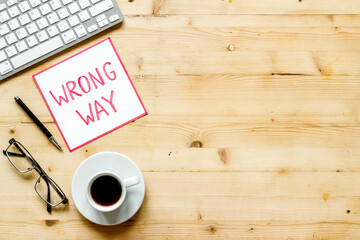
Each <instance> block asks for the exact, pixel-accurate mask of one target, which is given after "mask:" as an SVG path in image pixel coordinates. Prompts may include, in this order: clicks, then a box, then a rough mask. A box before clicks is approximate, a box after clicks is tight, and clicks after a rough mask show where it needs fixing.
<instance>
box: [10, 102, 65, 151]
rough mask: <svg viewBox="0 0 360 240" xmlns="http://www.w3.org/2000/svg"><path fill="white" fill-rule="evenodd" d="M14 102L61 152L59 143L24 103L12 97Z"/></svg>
mask: <svg viewBox="0 0 360 240" xmlns="http://www.w3.org/2000/svg"><path fill="white" fill-rule="evenodd" d="M14 99H15V101H16V102H17V103H18V104H19V105H20V107H21V108H22V109H23V110H24V111H25V112H26V114H27V115H28V116H29V117H30V118H31V119H32V120H33V121H34V123H35V124H36V125H37V126H38V127H39V128H40V129H41V131H42V132H43V133H44V134H45V135H46V137H47V138H48V139H49V140H50V141H51V142H52V143H53V144H54V145H55V146H56V147H57V148H58V149H60V150H61V151H62V148H61V147H60V145H59V143H58V142H57V141H56V140H55V138H54V137H53V135H52V134H51V133H50V132H49V130H47V128H46V127H45V126H44V124H42V123H41V122H40V120H39V119H38V118H37V117H36V116H35V115H34V114H33V113H32V112H31V111H30V109H29V108H28V107H27V106H26V105H25V103H24V102H23V101H22V100H21V99H20V98H19V97H18V96H16V97H14Z"/></svg>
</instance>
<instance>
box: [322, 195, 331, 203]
mask: <svg viewBox="0 0 360 240" xmlns="http://www.w3.org/2000/svg"><path fill="white" fill-rule="evenodd" d="M322 198H323V200H324V201H325V202H326V201H327V200H328V199H329V194H328V193H324V194H323V195H322Z"/></svg>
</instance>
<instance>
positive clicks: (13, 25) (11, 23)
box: [8, 18, 20, 30]
mask: <svg viewBox="0 0 360 240" xmlns="http://www.w3.org/2000/svg"><path fill="white" fill-rule="evenodd" d="M8 24H9V27H10V29H11V30H15V29H18V28H19V27H20V23H19V21H18V20H17V19H16V18H15V19H13V20H10V21H9V22H8Z"/></svg>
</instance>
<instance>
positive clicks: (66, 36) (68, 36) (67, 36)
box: [61, 29, 76, 44]
mask: <svg viewBox="0 0 360 240" xmlns="http://www.w3.org/2000/svg"><path fill="white" fill-rule="evenodd" d="M61 36H62V38H63V40H64V42H65V44H68V43H71V42H73V41H75V40H76V36H75V33H74V31H73V30H72V29H70V30H68V31H66V32H64V33H63V34H62V35H61Z"/></svg>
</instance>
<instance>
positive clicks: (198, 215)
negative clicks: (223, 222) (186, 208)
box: [197, 212, 202, 221]
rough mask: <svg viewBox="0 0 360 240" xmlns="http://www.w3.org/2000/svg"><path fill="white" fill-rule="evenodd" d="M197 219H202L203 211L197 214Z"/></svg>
mask: <svg viewBox="0 0 360 240" xmlns="http://www.w3.org/2000/svg"><path fill="white" fill-rule="evenodd" d="M197 220H198V221H201V220H202V215H201V212H198V214H197Z"/></svg>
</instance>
